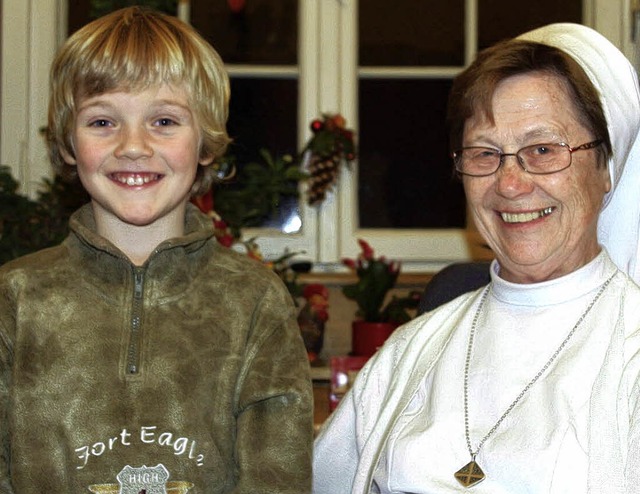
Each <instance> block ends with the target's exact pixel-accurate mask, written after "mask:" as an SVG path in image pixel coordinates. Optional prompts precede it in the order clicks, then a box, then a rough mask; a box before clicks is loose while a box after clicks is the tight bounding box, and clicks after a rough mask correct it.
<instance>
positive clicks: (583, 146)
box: [451, 139, 604, 177]
mask: <svg viewBox="0 0 640 494" xmlns="http://www.w3.org/2000/svg"><path fill="white" fill-rule="evenodd" d="M603 142H604V141H603V140H602V139H596V140H595V141H591V142H585V143H584V144H580V145H579V146H576V147H571V146H569V144H567V143H566V142H550V143H542V142H541V143H539V144H531V145H530V146H525V147H523V148H520V149H518V150H517V151H516V152H515V153H503V152H502V151H500V150H499V149H496V148H492V147H489V146H467V147H463V148H460V149H458V150H456V151H454V152H453V153H451V157H452V159H453V166H454V168H455V170H456V173H458V174H459V175H465V176H467V177H489V176H491V175H494V174H495V173H497V171H498V170H499V169H500V167H501V166H502V165H503V164H504V159H505V157H507V156H514V157H515V158H516V162H517V163H518V165H519V166H520V168H522V169H523V170H524V171H525V172H526V173H530V174H531V175H551V174H553V173H558V172H561V171H563V170H566V169H567V168H569V167H570V166H571V164H572V163H573V153H575V152H576V151H584V150H586V149H594V148H596V147H598V146H599V145H600V144H602V143H603ZM552 145H553V146H562V147H564V148H566V149H567V150H568V151H569V164H567V166H565V167H563V168H560V169H558V170H553V171H552V172H534V171H531V170H527V169H526V168H525V167H524V163H522V161H521V160H520V158H519V156H518V154H520V151H522V150H523V149H526V148H529V147H536V146H552ZM466 149H491V150H492V151H496V152H497V153H498V155H499V156H500V161H499V162H498V166H497V167H496V169H495V170H493V171H492V172H491V173H482V174H476V173H467V172H463V171H462V170H460V169H458V161H457V160H456V156H457V155H459V154H460V153H462V152H463V151H464V150H466Z"/></svg>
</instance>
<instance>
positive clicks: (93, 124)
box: [89, 118, 111, 127]
mask: <svg viewBox="0 0 640 494" xmlns="http://www.w3.org/2000/svg"><path fill="white" fill-rule="evenodd" d="M110 125H111V122H109V120H105V119H102V118H101V119H98V120H93V121H92V122H90V123H89V126H90V127H109V126H110Z"/></svg>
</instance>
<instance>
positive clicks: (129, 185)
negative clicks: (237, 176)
mask: <svg viewBox="0 0 640 494" xmlns="http://www.w3.org/2000/svg"><path fill="white" fill-rule="evenodd" d="M76 106H77V113H76V118H75V121H74V126H73V130H72V135H73V138H72V142H73V148H74V152H75V154H74V155H73V156H71V155H64V158H65V160H66V161H67V162H68V163H69V164H72V165H76V166H77V168H78V175H79V177H80V179H81V181H82V184H83V185H84V187H85V188H86V189H87V192H89V194H90V195H91V198H92V203H93V207H94V211H95V214H96V220H97V222H98V224H99V225H100V224H101V223H105V222H106V223H109V224H112V225H113V224H114V222H115V223H116V224H117V223H119V222H121V223H125V224H128V225H133V226H149V225H156V226H162V225H166V226H167V227H169V228H170V225H181V224H182V223H183V220H184V212H185V206H186V203H187V201H188V200H189V195H190V190H191V186H192V185H193V182H194V180H195V176H196V170H197V167H198V163H201V164H203V165H206V164H209V163H210V162H211V161H212V160H211V159H207V160H203V159H201V157H200V144H201V133H200V127H199V125H198V122H197V118H196V115H195V113H194V112H193V111H192V110H191V107H190V104H189V98H188V95H187V93H186V91H185V90H184V89H181V88H179V87H178V88H177V87H174V86H170V85H168V84H161V85H159V86H152V87H150V88H147V89H143V90H140V91H133V92H129V91H120V90H116V91H113V92H108V93H103V94H99V95H96V96H89V97H79V98H78V100H77V101H76ZM175 233H180V232H175Z"/></svg>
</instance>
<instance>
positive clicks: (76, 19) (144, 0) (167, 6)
mask: <svg viewBox="0 0 640 494" xmlns="http://www.w3.org/2000/svg"><path fill="white" fill-rule="evenodd" d="M68 1H69V30H68V32H69V33H73V32H74V31H77V30H78V29H79V28H81V27H82V26H84V25H85V24H87V23H88V22H89V21H92V20H93V19H97V18H98V17H101V16H103V15H105V14H108V13H109V12H113V11H114V10H118V9H121V8H123V7H129V6H131V5H144V6H147V7H151V8H154V9H157V10H161V11H162V12H166V13H167V14H171V15H175V14H176V12H177V9H178V0H68Z"/></svg>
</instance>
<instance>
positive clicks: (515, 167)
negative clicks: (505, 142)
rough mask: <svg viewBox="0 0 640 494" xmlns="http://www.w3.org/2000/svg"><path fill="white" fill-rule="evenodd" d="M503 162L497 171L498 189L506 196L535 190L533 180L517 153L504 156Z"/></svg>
mask: <svg viewBox="0 0 640 494" xmlns="http://www.w3.org/2000/svg"><path fill="white" fill-rule="evenodd" d="M502 159H503V162H502V165H501V166H500V168H499V169H498V171H497V172H496V189H497V191H498V193H500V194H501V195H503V196H505V197H513V196H517V195H520V194H526V193H528V192H531V190H533V180H532V176H531V174H530V173H528V172H526V171H525V169H524V167H523V166H522V164H521V163H520V162H519V161H518V157H517V156H516V155H515V154H505V155H503V156H502Z"/></svg>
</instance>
